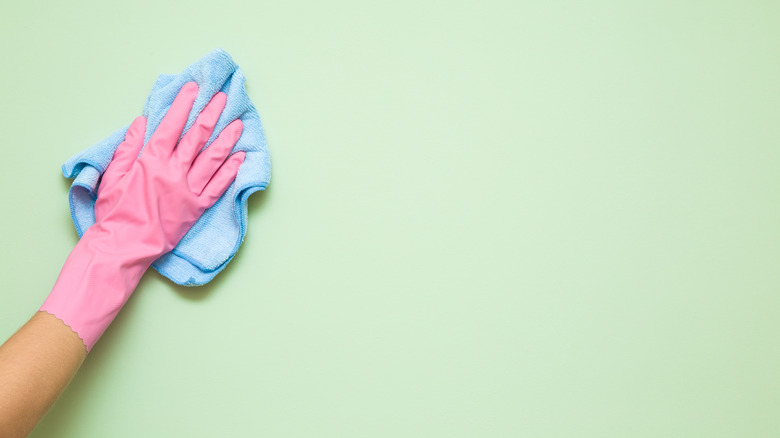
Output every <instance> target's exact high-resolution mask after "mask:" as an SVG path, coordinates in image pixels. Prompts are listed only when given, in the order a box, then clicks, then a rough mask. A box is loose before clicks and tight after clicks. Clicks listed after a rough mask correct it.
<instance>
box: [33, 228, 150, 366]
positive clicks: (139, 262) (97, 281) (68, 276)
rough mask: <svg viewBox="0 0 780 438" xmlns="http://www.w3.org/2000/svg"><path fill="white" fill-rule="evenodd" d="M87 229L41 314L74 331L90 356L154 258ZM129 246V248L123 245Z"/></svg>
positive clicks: (108, 233)
mask: <svg viewBox="0 0 780 438" xmlns="http://www.w3.org/2000/svg"><path fill="white" fill-rule="evenodd" d="M106 231H107V230H105V229H100V228H97V227H95V226H93V227H90V228H89V229H88V230H87V231H86V232H85V233H84V235H83V236H82V238H81V240H79V242H78V243H77V244H76V246H75V247H74V248H73V250H72V251H71V253H70V254H69V255H68V258H67V259H66V260H65V263H64V265H63V267H62V270H61V271H60V275H59V276H58V277H57V281H56V282H55V284H54V287H53V288H52V291H51V293H50V294H49V296H48V297H47V298H46V301H44V303H43V305H42V306H41V308H40V310H43V311H46V312H48V313H51V314H53V315H54V316H56V317H57V318H59V319H61V320H62V321H63V322H64V323H65V324H67V325H68V326H70V328H71V329H72V330H73V331H74V332H76V333H77V334H78V335H79V337H80V338H81V339H82V341H84V344H85V345H86V347H87V351H89V350H90V349H91V348H92V346H93V345H94V344H95V343H96V342H97V340H98V339H99V338H100V336H101V335H102V334H103V332H104V331H105V329H106V328H107V327H108V325H109V324H111V321H113V320H114V318H115V317H116V315H117V314H118V313H119V311H120V310H121V308H122V306H124V304H125V302H127V299H128V298H129V297H130V295H131V294H132V293H133V290H134V289H135V287H136V286H137V285H138V282H139V281H140V280H141V277H142V276H143V274H144V272H146V270H147V268H148V267H149V266H150V265H151V263H152V262H153V261H154V260H155V259H156V256H154V255H153V254H146V253H145V252H144V251H140V252H139V251H137V250H136V251H134V252H128V251H125V250H123V249H122V246H123V245H118V244H117V242H119V240H118V239H116V237H117V236H116V234H115V233H114V234H112V233H111V232H106ZM128 246H129V245H128Z"/></svg>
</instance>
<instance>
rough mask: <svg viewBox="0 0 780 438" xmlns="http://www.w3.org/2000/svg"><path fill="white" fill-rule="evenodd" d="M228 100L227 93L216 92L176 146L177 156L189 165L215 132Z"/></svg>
mask: <svg viewBox="0 0 780 438" xmlns="http://www.w3.org/2000/svg"><path fill="white" fill-rule="evenodd" d="M226 102H227V95H225V93H223V92H221V91H220V92H219V93H217V94H215V95H214V97H212V98H211V101H210V102H209V103H208V105H206V108H203V111H201V113H200V114H199V115H198V118H197V119H196V120H195V123H194V124H193V125H192V127H191V128H190V129H189V130H188V131H187V133H185V134H184V137H182V139H181V141H180V142H179V145H178V146H176V151H175V154H176V158H177V159H178V160H179V161H181V162H182V163H184V164H185V165H186V166H187V167H189V165H191V164H192V161H193V160H194V159H195V157H196V156H198V152H200V150H201V149H203V146H205V145H206V142H208V141H209V138H210V137H211V133H212V132H214V127H215V126H216V125H217V120H219V116H220V115H221V114H222V110H223V109H225V103H226Z"/></svg>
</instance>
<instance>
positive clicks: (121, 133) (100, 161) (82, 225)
mask: <svg viewBox="0 0 780 438" xmlns="http://www.w3.org/2000/svg"><path fill="white" fill-rule="evenodd" d="M190 81H195V82H196V83H197V84H198V86H199V91H198V98H197V100H195V104H194V105H193V109H192V111H191V112H190V116H189V119H188V120H187V125H186V126H185V128H184V133H186V132H187V130H188V129H189V128H190V127H191V126H192V124H193V123H194V122H195V118H196V117H197V115H198V114H199V113H200V112H201V111H202V110H203V108H204V107H205V106H206V104H207V103H208V102H209V100H211V98H212V97H213V96H214V95H215V94H217V93H218V92H220V91H222V92H224V93H225V94H226V95H227V104H226V105H225V110H224V111H223V112H222V115H221V116H220V119H219V121H218V122H217V126H216V127H215V128H214V132H213V134H212V136H211V138H210V139H209V141H208V143H207V144H206V147H208V145H210V144H211V142H212V141H214V139H216V138H217V136H218V135H219V133H220V132H222V130H223V129H224V128H225V127H226V126H227V125H228V124H229V123H230V122H231V121H233V120H235V119H241V121H242V122H243V123H244V131H243V133H242V134H241V138H240V139H239V140H238V143H236V145H235V147H234V148H233V153H235V152H238V151H245V152H246V159H245V160H244V163H243V164H242V165H241V168H240V169H239V171H238V175H237V176H236V179H235V181H234V182H233V184H232V185H231V186H230V187H229V188H228V190H227V191H226V192H225V194H224V195H223V196H222V197H221V198H220V199H219V200H217V202H216V203H215V204H214V205H213V206H212V207H211V208H209V209H208V210H206V211H205V212H204V213H203V216H201V218H200V219H199V220H198V221H197V222H196V223H195V225H193V226H192V228H191V229H190V230H189V232H188V233H187V234H186V235H185V236H184V238H183V239H182V240H181V242H179V244H178V245H177V246H176V248H174V250H173V251H171V252H169V253H167V254H165V255H163V256H162V257H160V258H159V259H157V260H156V261H155V262H154V263H153V264H152V267H153V268H154V269H156V270H157V271H159V272H160V273H161V274H162V275H164V276H166V277H168V278H170V279H171V280H172V281H173V282H175V283H177V284H181V285H184V286H198V285H201V284H205V283H207V282H209V281H210V280H211V279H212V278H214V277H215V276H216V275H217V274H218V273H219V272H220V271H222V269H224V268H225V266H226V265H227V264H228V262H230V260H231V259H232V258H233V256H235V254H236V251H238V247H239V246H240V245H241V242H243V240H244V236H245V234H246V219H247V200H248V198H249V195H251V194H252V193H254V192H256V191H258V190H263V189H265V188H266V187H267V186H268V183H269V182H270V179H271V160H270V156H269V153H268V148H267V146H266V141H265V134H264V133H263V126H262V124H261V123H260V116H259V115H258V114H257V110H256V109H255V107H254V105H253V104H252V102H251V101H250V100H249V96H248V95H247V94H246V90H245V89H244V75H243V73H242V72H241V69H240V68H239V67H238V66H237V65H236V64H235V63H234V62H233V60H232V59H231V57H230V55H229V54H228V53H227V52H225V51H224V50H221V49H217V50H214V51H213V52H211V53H209V54H208V55H206V56H204V57H203V58H201V59H200V60H198V61H197V62H196V63H194V64H192V65H191V66H189V67H188V68H187V69H186V70H184V71H183V72H182V73H181V74H178V75H166V74H164V75H160V76H159V77H158V78H157V82H156V83H155V84H154V87H153V88H152V91H151V92H150V93H149V96H148V97H147V99H146V105H145V106H144V110H143V115H144V116H146V118H147V127H146V136H145V138H144V145H146V143H147V142H148V141H149V138H151V136H152V133H153V132H154V131H155V129H157V126H158V125H159V124H160V122H161V121H162V118H163V116H165V113H166V112H167V111H168V108H170V106H171V104H172V103H173V99H174V98H175V97H176V95H177V94H178V92H179V90H180V89H181V87H182V86H183V85H184V84H185V83H187V82H190ZM128 127H129V126H125V127H124V128H121V129H119V130H118V131H116V132H114V133H113V134H111V135H110V136H108V138H106V139H104V140H103V141H101V142H99V143H97V144H95V145H94V146H92V147H90V148H88V149H85V150H83V151H81V152H79V153H78V154H76V155H75V156H74V157H72V158H71V159H69V160H68V161H67V162H65V164H63V165H62V173H63V175H65V177H66V178H74V180H73V184H72V185H71V187H70V192H69V198H70V211H71V216H72V217H73V224H74V225H75V226H76V231H77V232H78V234H79V236H81V235H83V234H84V232H85V231H86V230H87V228H89V227H90V226H91V225H92V224H94V223H95V199H96V198H97V187H98V182H99V179H100V176H101V175H102V173H103V172H104V171H105V170H106V167H108V164H109V163H110V162H111V158H112V157H113V155H114V151H115V150H116V148H117V146H119V144H120V143H121V142H122V141H123V140H124V137H125V133H126V132H127V129H128ZM182 135H183V134H182Z"/></svg>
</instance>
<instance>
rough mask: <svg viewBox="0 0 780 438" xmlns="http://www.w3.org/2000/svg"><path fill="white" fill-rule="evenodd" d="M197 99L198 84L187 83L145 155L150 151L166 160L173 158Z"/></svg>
mask: <svg viewBox="0 0 780 438" xmlns="http://www.w3.org/2000/svg"><path fill="white" fill-rule="evenodd" d="M197 97H198V84H196V83H195V82H187V83H186V84H184V86H183V87H181V90H180V91H179V94H178V95H176V98H175V99H174V100H173V103H172V104H171V107H170V108H169V109H168V112H167V113H166V114H165V117H163V119H162V122H160V124H159V125H158V126H157V129H155V131H154V134H152V138H151V139H149V143H148V144H147V146H146V148H145V149H144V153H146V152H147V151H149V153H152V154H154V155H156V156H159V157H164V158H169V157H170V156H171V154H172V153H173V148H174V147H176V143H178V142H179V137H181V132H182V131H183V130H184V125H186V124H187V118H188V117H189V116H190V111H191V110H192V105H193V104H194V103H195V98H197Z"/></svg>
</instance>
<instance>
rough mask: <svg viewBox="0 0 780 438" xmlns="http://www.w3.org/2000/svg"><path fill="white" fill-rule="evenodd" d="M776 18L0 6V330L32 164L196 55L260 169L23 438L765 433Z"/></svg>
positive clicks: (145, 284) (777, 302)
mask: <svg viewBox="0 0 780 438" xmlns="http://www.w3.org/2000/svg"><path fill="white" fill-rule="evenodd" d="M779 23H780V3H778V2H776V1H736V0H735V1H714V2H712V1H706V2H705V1H690V2H680V1H656V2H625V1H617V0H615V1H590V2H580V1H574V0H572V1H550V2H537V1H533V2H515V1H506V2H499V1H492V0H491V1H487V2H478V1H473V2H460V1H455V2H453V1H422V2H420V1H410V0H402V1H394V2H384V3H372V2H362V1H343V0H337V1H333V2H308V3H304V2H298V1H291V2H249V1H246V2H240V1H233V2H223V3H217V2H194V1H187V2H183V1H182V2H158V1H135V2H130V3H116V4H114V3H110V2H102V1H100V2H99V1H94V2H54V1H50V2H40V1H24V2H10V1H5V0H2V1H0V56H1V57H0V102H2V105H0V133H2V141H1V145H0V147H2V171H1V172H0V194H2V202H3V208H2V215H0V229H2V240H1V245H2V251H0V275H1V276H2V286H1V287H0V294H1V295H0V309H2V310H0V336H2V337H3V338H4V337H7V336H10V335H11V334H12V333H13V332H14V331H15V330H16V329H17V328H18V327H19V326H20V325H21V324H22V323H23V322H24V321H26V320H27V319H28V318H29V317H30V315H31V314H32V313H33V312H34V311H35V310H36V309H37V308H38V306H40V304H41V303H42V302H43V299H44V298H45V297H46V295H47V294H48V292H49V290H50V289H51V286H52V285H53V283H54V281H55V279H56V277H57V274H58V272H59V270H60V268H61V266H62V263H63V261H64V260H65V257H66V256H67V254H68V252H69V251H70V249H71V248H72V247H73V246H74V244H75V242H76V241H77V235H76V233H75V231H74V229H73V226H72V224H71V222H70V216H69V211H68V202H67V189H68V186H69V184H68V181H67V180H66V179H65V178H63V176H62V175H61V173H60V165H61V164H62V163H63V162H64V161H65V160H66V159H68V158H69V157H70V156H72V155H73V154H74V153H76V152H78V151H79V150H81V149H83V148H85V147H87V146H90V145H91V144H93V143H95V142H97V141H99V140H101V139H102V138H104V137H106V136H107V135H108V134H110V133H111V132H113V131H114V130H115V129H117V128H118V127H120V126H123V125H126V124H128V123H130V121H131V120H132V119H133V118H134V117H135V116H137V115H139V114H140V112H141V109H142V106H143V104H144V100H145V98H146V95H147V93H148V91H149V90H150V89H151V87H152V85H153V83H154V81H155V79H156V77H157V75H158V74H160V73H178V72H180V71H181V70H182V69H184V68H185V67H186V66H187V65H189V64H190V63H192V62H194V61H196V60H197V59H198V58H200V57H201V56H203V55H204V54H206V53H208V52H209V51H211V50H213V49H214V48H217V47H222V48H224V49H225V50H227V51H228V52H229V53H230V54H231V55H232V56H233V57H234V59H235V60H236V62H237V63H238V64H239V65H240V66H241V67H242V69H243V70H244V72H245V75H246V77H247V90H248V92H249V95H250V97H251V98H252V99H253V100H254V102H255V104H256V106H257V108H258V110H259V113H260V116H261V118H262V120H263V123H264V125H265V129H266V134H267V138H268V144H269V149H270V151H271V157H272V162H273V177H272V181H271V185H270V187H269V189H268V190H267V191H266V192H258V193H257V194H255V195H253V196H252V198H251V200H250V205H249V211H250V218H249V224H248V230H249V231H248V235H247V238H246V240H245V241H244V244H243V246H242V248H241V250H240V251H239V253H238V255H237V256H236V258H235V259H234V260H233V262H231V263H230V265H229V266H228V268H227V269H226V270H225V271H223V273H222V274H220V275H219V277H217V279H216V280H215V281H213V282H212V283H210V284H209V285H207V286H205V287H201V288H196V289H189V288H183V287H179V286H176V285H174V284H172V283H171V282H170V281H168V280H167V279H165V278H163V277H161V276H160V275H159V274H157V273H156V272H150V273H148V274H147V275H146V276H145V277H144V279H143V281H142V283H141V284H140V286H139V287H138V289H137V290H136V292H135V294H134V295H133V296H132V298H131V299H130V301H129V302H128V304H127V306H126V307H125V309H124V310H123V311H122V313H121V314H120V315H119V317H118V318H117V319H116V320H115V322H114V324H113V325H112V326H111V327H110V328H109V330H108V331H107V332H106V334H105V335H104V337H103V338H102V339H101V341H100V342H99V343H98V344H97V346H96V347H95V349H94V350H93V352H92V353H91V354H90V356H89V357H88V359H87V361H86V363H85V364H84V366H83V368H82V369H81V370H80V372H79V374H78V376H77V377H76V378H75V380H74V381H73V382H72V384H71V386H70V387H69V388H68V389H67V391H66V392H65V393H64V395H63V396H62V397H61V398H60V400H59V401H58V402H57V404H56V405H55V406H54V407H53V409H52V410H51V411H50V413H49V414H48V415H47V417H46V418H45V419H44V420H43V421H42V422H41V424H40V425H39V426H38V428H37V429H36V431H35V432H34V433H33V435H32V436H33V437H79V438H83V437H139V436H152V437H157V436H160V437H163V436H165V437H222V436H231V437H241V436H257V437H318V438H319V437H340V438H343V437H632V438H637V437H654V438H655V437H708V438H712V437H751V438H752V437H777V436H780V342H778V333H779V332H780V318H778V313H779V312H780V293H779V292H780V290H779V289H780V269H778V267H779V266H780V203H779V202H778V201H779V200H780V178H778V169H780V149H779V148H778V140H780V132H779V131H778V117H779V116H780V81H779V80H778V79H779V78H780V75H779V74H780V55H779V53H780V51H779V50H778V49H780V26H779Z"/></svg>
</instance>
